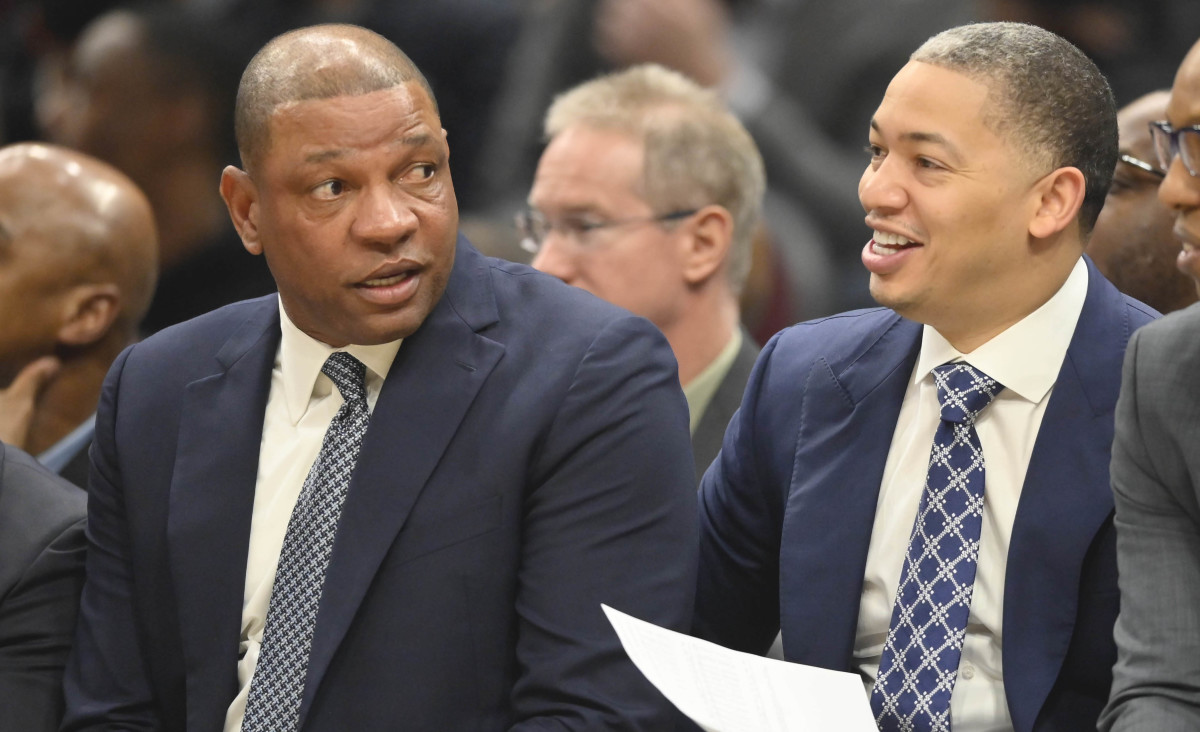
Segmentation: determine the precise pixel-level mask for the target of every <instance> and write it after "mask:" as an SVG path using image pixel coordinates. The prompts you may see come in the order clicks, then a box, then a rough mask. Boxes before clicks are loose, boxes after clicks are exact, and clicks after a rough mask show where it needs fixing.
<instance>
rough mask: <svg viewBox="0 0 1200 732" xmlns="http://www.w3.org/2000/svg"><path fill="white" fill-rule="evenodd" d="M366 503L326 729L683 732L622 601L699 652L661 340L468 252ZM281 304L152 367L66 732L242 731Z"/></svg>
mask: <svg viewBox="0 0 1200 732" xmlns="http://www.w3.org/2000/svg"><path fill="white" fill-rule="evenodd" d="M456 257H457V259H456V262H455V265H454V270H453V274H452V275H451V278H450V282H449V285H448V287H447V290H446V293H445V295H444V296H443V298H442V299H441V301H440V302H439V303H438V304H437V306H436V307H435V308H434V310H433V312H432V313H431V314H430V316H429V318H428V319H427V320H426V321H425V323H424V324H423V325H422V326H421V328H420V329H419V330H418V331H417V332H416V333H414V334H413V335H412V336H410V337H408V338H406V339H405V341H404V344H403V345H402V347H401V348H400V351H399V353H398V355H397V356H396V360H395V362H394V364H393V366H392V369H391V371H390V373H389V374H388V377H387V379H386V380H385V382H384V385H383V389H382V392H381V394H380V396H379V400H378V402H377V404H376V406H375V409H374V411H373V413H372V415H371V422H370V427H369V428H368V432H367V435H366V438H365V441H364V443H363V447H362V453H361V455H360V457H359V461H358V465H357V468H356V470H355V473H354V476H353V479H352V482H351V485H350V490H349V496H348V498H347V500H346V504H345V507H344V509H343V514H342V518H341V522H340V524H339V526H338V533H337V538H336V542H335V546H334V550H333V556H332V560H331V565H330V568H329V572H328V575H327V580H326V584H325V588H324V594H323V596H322V599H321V604H320V609H319V615H318V618H317V626H316V637H315V640H314V641H313V646H312V655H311V659H310V665H309V669H308V680H307V685H306V687H305V690H304V695H303V701H302V704H301V710H300V714H301V728H302V729H304V730H312V731H317V730H393V729H405V730H437V731H439V732H442V731H445V730H503V729H510V728H512V729H551V728H553V729H564V730H565V729H579V730H584V729H587V730H594V729H609V728H611V729H617V728H620V729H658V728H661V726H662V725H664V724H669V722H668V720H669V719H670V715H671V711H670V709H671V708H670V705H669V703H667V702H666V700H665V699H664V698H663V697H662V696H661V695H660V694H659V693H658V692H657V691H656V690H654V689H653V687H651V686H650V685H649V683H648V682H647V681H645V679H644V678H642V677H641V675H640V673H639V672H638V671H637V670H636V669H635V668H634V667H633V665H632V664H631V663H630V662H629V660H628V659H627V658H626V656H625V654H624V653H623V652H622V650H621V648H620V644H619V642H618V640H617V638H616V636H615V634H614V633H613V632H612V629H611V628H610V627H609V626H608V624H607V622H606V620H605V618H604V616H603V614H602V612H601V610H600V603H602V602H604V603H608V604H610V605H613V606H614V607H617V608H619V609H622V610H624V611H626V612H629V613H631V614H633V615H636V616H639V617H643V618H647V619H649V620H651V621H653V622H655V623H658V624H660V625H665V626H668V627H673V628H677V629H686V628H687V627H688V626H689V623H690V619H691V611H692V600H693V592H694V588H695V557H696V510H695V509H696V497H695V496H696V491H695V478H694V473H693V467H692V458H691V451H690V447H689V441H688V416H687V406H686V403H685V402H684V399H683V394H682V392H681V390H680V388H679V385H678V377H677V371H676V364H675V360H674V358H673V356H672V354H671V351H670V348H669V346H668V345H667V343H666V340H665V339H664V338H663V337H662V335H661V334H660V333H659V332H658V330H657V329H656V328H654V327H653V326H652V325H651V324H649V323H648V322H647V321H645V320H643V319H641V318H635V317H633V316H631V315H629V314H628V313H626V312H625V311H623V310H619V309H617V308H615V307H612V306H610V305H608V304H605V303H603V302H601V301H600V300H598V299H596V298H594V297H592V296H591V295H588V294H586V293H584V292H582V291H580V290H578V289H576V288H571V287H568V286H566V285H563V284H562V283H560V282H557V281H556V280H554V279H553V278H550V277H547V276H545V275H542V274H539V273H536V272H534V271H533V270H531V269H529V268H527V267H523V266H520V265H515V264H511V263H506V262H500V261H498V260H493V259H488V258H485V257H483V256H482V255H480V254H479V253H478V252H476V251H475V250H474V249H473V248H472V247H470V245H469V244H467V243H466V241H465V240H463V239H460V241H459V245H458V247H457V255H456ZM279 338H280V330H279V313H278V305H277V300H276V298H275V297H274V296H270V297H267V298H263V299H259V300H251V301H247V302H243V303H239V304H236V305H231V306H228V307H226V308H222V309H220V310H217V311H214V312H213V313H210V314H208V315H206V316H202V317H201V318H198V319H196V320H193V321H189V322H187V323H184V324H182V325H180V326H177V327H174V328H169V329H167V330H164V331H162V332H161V333H159V334H158V335H156V336H154V337H152V338H150V339H148V340H146V341H145V342H143V343H141V344H139V345H136V346H134V347H133V348H132V349H130V350H128V351H126V352H125V353H124V354H123V355H122V356H121V357H120V358H119V359H118V360H117V362H116V363H115V365H114V366H113V369H112V371H111V372H110V374H109V378H108V380H107V382H106V384H105V388H104V392H103V396H102V399H101V405H100V410H99V416H98V420H97V427H96V442H95V448H94V450H93V457H92V462H93V465H92V476H91V487H90V505H89V521H90V524H89V528H88V535H89V540H90V555H89V559H88V568H87V571H88V578H87V583H86V586H85V589H84V598H83V606H82V609H81V615H80V617H81V619H80V624H79V629H78V633H77V641H76V648H75V652H74V654H73V656H72V660H71V663H70V665H69V668H68V672H67V680H66V698H67V710H68V719H67V723H66V726H65V728H66V729H71V730H76V729H116V728H119V729H154V730H184V729H187V730H196V731H200V730H204V731H206V732H210V731H212V730H219V729H220V728H221V726H222V724H223V722H224V718H225V714H226V709H227V707H228V705H229V703H230V701H231V700H232V699H233V697H234V695H235V693H236V691H237V680H236V665H237V660H238V640H239V634H240V633H239V631H240V626H241V616H242V604H243V584H244V578H245V569H246V556H247V546H248V538H249V534H250V522H251V509H252V506H253V498H254V487H255V477H256V471H257V464H258V455H259V443H260V439H261V435H262V425H263V413H264V409H265V406H266V401H267V396H268V392H269V390H270V379H271V368H272V363H273V360H274V358H275V353H276V349H277V346H278V343H279Z"/></svg>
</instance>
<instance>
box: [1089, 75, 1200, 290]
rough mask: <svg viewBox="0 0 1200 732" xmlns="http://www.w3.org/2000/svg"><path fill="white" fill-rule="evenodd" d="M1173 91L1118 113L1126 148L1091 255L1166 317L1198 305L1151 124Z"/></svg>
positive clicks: (1145, 98) (1150, 96)
mask: <svg viewBox="0 0 1200 732" xmlns="http://www.w3.org/2000/svg"><path fill="white" fill-rule="evenodd" d="M1170 96H1171V93H1170V91H1166V90H1164V91H1156V92H1152V93H1150V94H1147V95H1145V96H1143V97H1141V98H1140V99H1137V100H1135V101H1133V102H1132V103H1130V104H1129V105H1127V106H1125V107H1124V108H1122V109H1121V110H1120V111H1118V112H1117V128H1118V130H1119V132H1120V147H1119V155H1118V158H1117V168H1116V171H1115V172H1114V173H1113V180H1112V185H1111V186H1109V189H1108V196H1107V197H1106V198H1105V199H1104V208H1103V209H1101V211H1100V217H1099V218H1098V219H1096V228H1095V229H1094V230H1093V231H1092V237H1091V238H1090V239H1089V240H1088V243H1087V253H1088V255H1089V256H1091V258H1092V261H1094V262H1095V263H1096V268H1097V269H1099V270H1100V273H1101V274H1103V275H1104V276H1105V277H1107V278H1108V279H1109V280H1110V281H1111V282H1112V283H1113V284H1114V285H1116V286H1117V289H1118V290H1120V291H1121V292H1123V293H1125V294H1126V295H1129V296H1130V297H1132V298H1135V299H1137V300H1141V301H1142V302H1144V303H1146V304H1147V305H1149V306H1150V307H1152V308H1154V309H1155V310H1157V311H1159V312H1160V313H1169V312H1172V311H1175V310H1180V309H1182V308H1185V307H1187V306H1188V305H1191V304H1192V303H1194V302H1196V283H1195V282H1193V281H1192V280H1191V278H1189V277H1188V276H1187V275H1186V274H1185V273H1184V272H1180V270H1179V267H1177V266H1176V260H1177V258H1178V255H1179V239H1177V238H1176V237H1175V234H1174V233H1173V232H1172V227H1173V226H1174V225H1175V216H1174V214H1173V213H1172V212H1171V210H1170V209H1168V208H1167V207H1166V206H1165V205H1163V203H1162V202H1161V201H1159V200H1158V184H1159V183H1160V182H1161V181H1162V179H1163V176H1164V173H1163V171H1162V169H1160V168H1159V164H1158V158H1157V156H1156V153H1155V151H1154V142H1153V140H1152V139H1151V133H1150V123H1151V122H1153V121H1157V120H1161V119H1162V118H1163V114H1164V113H1165V112H1166V108H1167V100H1168V99H1169V98H1170Z"/></svg>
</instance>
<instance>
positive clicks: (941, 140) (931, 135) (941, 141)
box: [871, 117, 962, 160]
mask: <svg viewBox="0 0 1200 732" xmlns="http://www.w3.org/2000/svg"><path fill="white" fill-rule="evenodd" d="M871 129H873V130H875V131H876V132H878V133H880V134H883V130H882V129H880V128H879V123H878V122H876V121H875V118H874V117H872V118H871ZM900 139H901V140H907V141H909V142H927V143H930V144H932V145H940V146H941V147H944V148H946V151H947V152H949V153H950V154H951V155H953V156H954V157H956V158H958V159H960V160H961V159H962V154H961V153H960V152H959V150H958V148H957V147H955V146H954V143H952V142H950V140H948V139H946V136H945V135H941V134H939V133H937V132H905V133H903V134H901V135H900Z"/></svg>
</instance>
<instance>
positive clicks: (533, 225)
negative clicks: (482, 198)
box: [515, 208, 700, 254]
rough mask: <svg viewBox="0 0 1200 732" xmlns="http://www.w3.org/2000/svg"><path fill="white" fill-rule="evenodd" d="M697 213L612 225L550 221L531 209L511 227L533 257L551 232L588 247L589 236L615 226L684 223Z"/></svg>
mask: <svg viewBox="0 0 1200 732" xmlns="http://www.w3.org/2000/svg"><path fill="white" fill-rule="evenodd" d="M699 210H700V209H698V208H689V209H682V210H679V211H671V212H670V213H665V214H658V215H655V216H639V217H635V218H629V219H616V220H614V221H603V220H596V219H594V218H590V217H588V216H577V217H573V218H566V219H563V220H561V221H551V220H550V219H548V218H546V216H545V215H544V214H542V212H541V211H537V210H535V209H525V210H524V211H520V212H518V213H517V215H516V219H515V223H516V225H517V231H518V232H519V233H520V234H521V248H522V249H524V250H525V251H527V252H529V253H530V254H537V253H538V251H540V250H541V248H542V243H543V242H545V241H546V237H547V236H549V235H550V232H551V231H555V230H557V231H559V232H561V233H562V235H563V236H565V237H567V238H569V239H571V240H572V241H574V242H575V243H576V244H582V245H585V246H586V245H587V244H589V243H590V242H589V239H590V234H592V233H593V232H595V231H599V230H600V229H612V228H616V227H618V226H637V225H641V224H662V223H666V222H668V221H678V220H680V219H686V218H687V217H688V216H691V215H693V214H695V213H696V212H697V211H699Z"/></svg>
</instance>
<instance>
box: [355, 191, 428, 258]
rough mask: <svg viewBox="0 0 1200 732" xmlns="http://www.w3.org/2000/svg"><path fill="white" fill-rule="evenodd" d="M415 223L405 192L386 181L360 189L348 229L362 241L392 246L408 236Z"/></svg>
mask: <svg viewBox="0 0 1200 732" xmlns="http://www.w3.org/2000/svg"><path fill="white" fill-rule="evenodd" d="M418 223H419V220H418V218H417V214H416V212H414V211H413V208H412V205H411V202H410V200H409V198H408V196H407V195H406V194H405V193H403V192H402V191H400V190H397V188H396V187H395V186H393V185H390V184H386V185H385V184H380V185H371V186H367V187H366V188H364V189H362V191H361V192H360V203H359V206H358V211H357V214H356V216H355V217H354V222H353V223H352V224H351V229H350V231H351V234H352V235H354V236H355V237H357V238H359V239H361V240H363V241H366V242H371V243H374V244H377V245H379V246H386V247H392V246H395V245H396V244H397V243H399V242H403V241H406V240H407V239H408V238H409V237H410V236H412V234H413V233H414V232H415V231H416V230H417V226H418Z"/></svg>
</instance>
